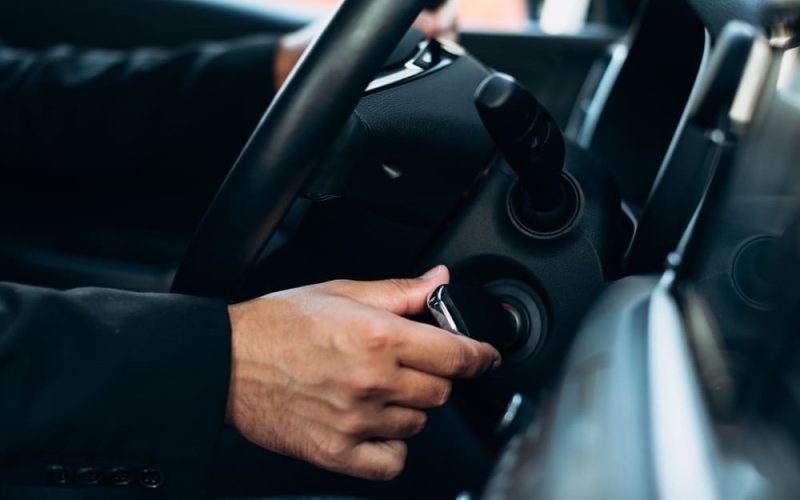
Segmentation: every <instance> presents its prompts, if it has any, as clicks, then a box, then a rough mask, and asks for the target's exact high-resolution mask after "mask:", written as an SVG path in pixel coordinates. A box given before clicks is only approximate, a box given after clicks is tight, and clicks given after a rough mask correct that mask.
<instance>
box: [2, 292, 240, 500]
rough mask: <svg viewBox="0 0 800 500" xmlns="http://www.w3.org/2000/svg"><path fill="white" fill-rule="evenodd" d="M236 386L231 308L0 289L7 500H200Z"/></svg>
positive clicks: (193, 301) (185, 300)
mask: <svg viewBox="0 0 800 500" xmlns="http://www.w3.org/2000/svg"><path fill="white" fill-rule="evenodd" d="M229 377H230V324H229V319H228V314H227V309H226V305H225V303H224V302H222V301H216V300H207V299H198V298H192V297H184V296H177V295H156V294H152V295H147V294H133V293H128V292H119V291H111V290H98V289H78V290H72V291H67V292H58V291H53V290H47V289H40V288H32V287H26V286H20V285H12V284H0V497H2V498H15V497H16V496H19V497H20V498H51V497H53V498H118V497H123V498H128V497H129V498H151V497H153V498H187V497H191V498H194V497H201V496H202V495H203V489H204V486H205V479H206V477H207V473H208V471H209V468H210V467H211V462H212V457H213V454H214V447H215V446H216V443H217V441H218V439H219V436H220V432H221V430H222V427H223V424H224V412H225V406H226V399H227V389H228V383H229ZM15 492H16V494H17V495H15Z"/></svg>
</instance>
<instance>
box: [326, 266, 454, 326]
mask: <svg viewBox="0 0 800 500" xmlns="http://www.w3.org/2000/svg"><path fill="white" fill-rule="evenodd" d="M449 282H450V272H449V271H448V270H447V268H446V267H445V266H438V267H435V268H433V269H431V270H430V271H428V272H427V273H425V274H424V275H422V276H420V277H419V278H415V279H394V280H384V281H372V282H359V281H332V282H330V283H325V284H324V285H321V286H323V287H324V289H325V291H327V292H329V293H332V294H336V295H342V296H345V297H348V298H350V299H353V300H355V301H356V302H359V303H361V304H363V305H365V306H369V307H374V308H377V309H384V310H386V311H389V312H391V313H393V314H397V315H400V316H410V315H414V314H420V313H421V312H423V311H424V310H425V308H426V306H427V303H428V297H429V296H430V294H431V293H433V291H434V290H435V289H436V288H437V287H438V286H440V285H444V284H447V283H449Z"/></svg>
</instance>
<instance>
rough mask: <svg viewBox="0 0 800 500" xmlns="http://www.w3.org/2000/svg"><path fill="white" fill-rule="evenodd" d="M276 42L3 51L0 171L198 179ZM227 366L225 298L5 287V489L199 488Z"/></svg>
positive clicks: (5, 492)
mask: <svg viewBox="0 0 800 500" xmlns="http://www.w3.org/2000/svg"><path fill="white" fill-rule="evenodd" d="M272 47H273V44H272V42H271V41H270V40H269V39H266V38H262V39H248V40H243V41H238V42H229V43H215V44H201V45H196V46H189V47H183V48H179V49H143V50H137V51H133V52H111V51H100V50H87V49H76V48H71V47H57V48H53V49H51V50H48V51H45V52H34V51H27V50H22V49H12V48H5V49H3V48H0V172H2V171H5V172H11V171H14V172H15V173H16V174H19V175H21V176H29V177H30V178H32V179H38V183H39V184H44V185H51V184H53V182H52V181H51V179H52V178H53V177H51V176H55V178H58V177H57V174H58V173H59V172H60V173H61V174H62V175H63V174H64V172H61V171H62V170H64V169H73V170H74V175H75V176H78V177H83V178H86V179H90V178H91V179H95V181H96V182H97V185H96V186H93V188H97V189H99V190H102V189H104V188H108V189H111V187H110V186H111V184H109V185H106V184H104V183H103V181H102V179H107V180H109V182H112V183H113V180H114V179H118V178H125V176H127V175H129V173H130V176H131V178H140V177H144V178H145V179H149V182H150V184H152V182H153V180H154V179H155V178H156V177H157V176H158V175H161V173H163V171H164V170H170V172H172V173H173V174H175V175H176V176H177V177H178V178H182V179H183V182H184V184H185V183H188V182H191V180H190V179H187V178H186V174H189V173H191V171H192V169H193V168H198V165H208V164H212V163H214V161H216V160H215V159H216V158H217V157H228V160H230V159H231V158H230V157H232V156H233V157H235V154H236V151H237V150H238V148H239V147H240V146H241V144H242V143H243V142H244V141H245V140H246V138H247V135H248V133H249V130H250V129H251V128H252V127H253V125H254V124H255V122H256V121H257V119H258V117H259V116H260V115H261V113H262V112H263V110H264V108H265V106H266V103H267V102H268V101H269V99H270V97H271V95H272V69H271V68H272V50H273V49H272ZM209 156H211V157H212V158H211V159H209V158H208V157H209ZM193 162H194V163H193ZM76 165H80V168H79V169H76ZM228 165H230V161H228V162H227V163H225V162H222V163H221V165H220V167H219V168H220V173H221V174H224V171H225V169H226V168H227V166H228ZM148 176H149V177H148ZM97 178H100V179H101V180H100V181H97ZM144 184H146V185H147V183H144ZM56 188H57V186H56ZM31 196H35V194H32V195H31ZM95 208H96V209H97V210H103V206H102V205H99V206H95ZM7 215H8V214H7ZM229 365H230V326H229V321H228V315H227V309H226V304H225V303H224V302H222V301H217V300H208V299H199V298H193V297H183V296H176V295H155V294H153V295H146V294H134V293H127V292H120V291H112V290H98V289H82V290H73V291H67V292H60V291H55V290H48V289H41V288H32V287H26V286H22V285H15V284H2V283H0V498H2V499H7V498H37V499H38V498H85V497H91V498H118V497H123V498H126V497H128V498H149V497H157V498H184V497H200V496H202V495H203V492H204V487H205V483H206V476H207V473H208V471H209V469H210V467H211V465H212V461H213V458H214V452H215V446H216V445H217V442H218V439H219V436H220V432H221V430H222V427H223V424H224V412H225V405H226V398H227V388H228V381H229V376H230V373H229V369H230V366H229Z"/></svg>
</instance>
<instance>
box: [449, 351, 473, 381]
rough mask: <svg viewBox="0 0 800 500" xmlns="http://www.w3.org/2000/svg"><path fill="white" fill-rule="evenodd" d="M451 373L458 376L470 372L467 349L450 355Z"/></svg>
mask: <svg viewBox="0 0 800 500" xmlns="http://www.w3.org/2000/svg"><path fill="white" fill-rule="evenodd" d="M448 366H449V368H450V371H451V372H452V373H454V374H456V375H459V374H463V373H466V372H467V371H468V370H469V367H470V362H469V357H468V355H467V351H466V350H465V349H458V350H457V351H454V352H453V353H452V354H451V355H450V359H449V365H448Z"/></svg>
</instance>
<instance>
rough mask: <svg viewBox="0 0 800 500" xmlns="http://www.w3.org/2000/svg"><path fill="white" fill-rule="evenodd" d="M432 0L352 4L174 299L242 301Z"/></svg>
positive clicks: (263, 142) (223, 191) (293, 89)
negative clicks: (372, 86)
mask: <svg viewBox="0 0 800 500" xmlns="http://www.w3.org/2000/svg"><path fill="white" fill-rule="evenodd" d="M426 3H427V2H426V0H366V1H365V0H344V1H343V2H342V4H341V5H340V7H339V8H338V10H337V11H336V13H335V15H334V16H333V18H332V20H331V21H330V23H329V24H328V26H327V27H326V28H325V30H324V31H323V32H322V33H321V34H320V36H319V37H318V38H317V40H316V41H315V42H314V43H313V44H312V45H311V47H310V48H309V49H308V50H307V51H306V53H305V55H304V56H303V57H302V58H301V60H300V61H299V63H298V64H297V66H296V68H295V70H294V71H293V73H292V75H290V77H289V78H288V80H287V82H286V83H285V85H284V86H283V88H282V89H281V90H280V91H279V92H278V94H277V96H276V97H275V99H274V100H273V102H272V104H271V105H270V107H269V108H268V109H267V111H266V113H265V114H264V116H263V118H262V119H261V121H260V122H259V124H258V125H257V126H256V129H255V131H254V132H253V134H252V136H251V137H250V140H249V141H248V143H247V145H245V147H244V149H243V150H242V153H241V155H240V156H239V159H238V160H237V161H236V164H235V165H234V166H233V168H232V169H231V171H230V173H229V174H228V177H227V178H226V179H225V181H224V182H223V184H222V186H221V187H220V189H219V191H218V192H217V194H216V197H215V198H214V200H213V202H212V203H211V205H210V207H209V208H208V210H207V212H206V214H205V216H204V217H203V220H202V222H201V223H200V226H199V228H198V230H197V232H196V234H195V236H194V239H193V241H192V242H191V243H190V245H189V249H188V251H187V253H186V255H185V256H184V258H183V261H182V262H181V265H180V267H179V268H178V272H177V274H176V276H175V280H174V282H173V285H172V291H173V292H176V293H186V294H191V295H197V296H205V297H219V298H225V299H228V300H234V299H235V298H236V296H237V292H238V291H239V289H240V287H241V286H242V284H243V282H244V280H245V277H246V276H247V274H248V271H249V270H250V269H251V268H252V266H253V265H254V264H255V263H256V262H257V260H258V257H259V255H260V254H261V252H262V250H263V248H264V247H265V245H266V244H267V242H269V239H270V237H271V236H272V234H273V233H274V232H275V230H276V229H277V227H278V225H279V224H280V222H281V220H282V219H283V217H284V216H285V215H286V212H287V211H288V210H289V208H290V207H291V205H292V203H293V202H294V200H295V199H296V198H297V196H298V194H299V192H300V190H301V189H302V187H303V185H304V184H305V183H306V182H307V181H308V179H309V177H310V176H311V174H312V173H313V172H314V169H315V167H316V166H317V165H318V163H319V162H320V161H321V160H322V156H323V155H324V153H325V152H326V151H327V150H328V148H329V147H330V146H331V145H332V143H333V141H334V140H335V138H336V136H337V134H338V132H339V131H340V129H341V128H342V127H343V126H344V124H345V122H346V120H347V118H348V117H349V116H350V115H351V113H352V112H353V110H354V109H355V107H356V105H357V104H358V101H359V99H360V98H361V95H362V94H363V92H364V89H365V88H366V87H367V85H368V84H369V82H370V81H371V80H372V78H374V76H375V75H376V73H377V72H378V71H379V70H380V68H381V66H382V65H383V63H384V61H385V60H386V59H387V58H388V57H389V55H390V54H391V52H392V51H393V50H394V48H395V47H396V46H397V44H398V43H399V42H400V40H401V39H402V37H403V35H404V34H405V33H406V32H407V31H408V29H409V28H410V27H411V24H412V23H413V22H414V19H415V18H416V17H417V16H418V15H419V13H420V12H421V11H422V9H423V7H424V6H425V5H426Z"/></svg>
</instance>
